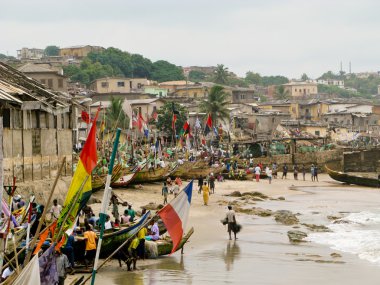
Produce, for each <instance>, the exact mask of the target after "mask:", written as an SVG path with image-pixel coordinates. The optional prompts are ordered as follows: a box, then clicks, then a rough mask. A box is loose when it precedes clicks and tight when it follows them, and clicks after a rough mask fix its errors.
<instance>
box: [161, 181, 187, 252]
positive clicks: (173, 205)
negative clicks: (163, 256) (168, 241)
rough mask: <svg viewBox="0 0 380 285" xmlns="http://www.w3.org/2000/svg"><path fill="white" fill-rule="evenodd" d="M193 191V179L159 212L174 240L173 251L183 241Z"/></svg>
mask: <svg viewBox="0 0 380 285" xmlns="http://www.w3.org/2000/svg"><path fill="white" fill-rule="evenodd" d="M192 192H193V181H191V182H190V183H189V184H187V186H186V187H185V188H184V189H183V190H182V191H181V192H179V194H178V196H177V197H176V198H175V199H173V200H172V201H171V202H170V203H169V204H167V205H166V206H165V207H163V208H162V209H161V210H160V211H159V212H158V213H157V214H158V215H159V216H160V217H161V219H162V221H163V222H164V224H165V226H166V229H167V230H168V232H169V235H170V237H171V238H172V241H173V249H172V252H171V253H173V252H175V251H176V249H177V247H178V245H179V244H180V242H181V239H182V236H183V233H184V231H185V227H186V224H187V219H188V217H189V210H190V204H191V195H192Z"/></svg>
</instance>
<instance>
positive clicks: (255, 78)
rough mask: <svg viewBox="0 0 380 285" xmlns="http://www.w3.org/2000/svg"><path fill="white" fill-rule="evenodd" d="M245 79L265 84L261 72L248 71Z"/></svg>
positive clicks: (249, 81) (251, 82)
mask: <svg viewBox="0 0 380 285" xmlns="http://www.w3.org/2000/svg"><path fill="white" fill-rule="evenodd" d="M245 81H246V82H247V83H249V84H255V85H263V79H262V78H261V75H260V73H255V72H252V71H248V72H247V73H246V74H245Z"/></svg>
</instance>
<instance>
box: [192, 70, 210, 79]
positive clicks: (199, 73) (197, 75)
mask: <svg viewBox="0 0 380 285" xmlns="http://www.w3.org/2000/svg"><path fill="white" fill-rule="evenodd" d="M206 76H207V74H206V73H204V72H202V71H199V70H191V71H190V72H189V80H190V81H193V82H200V81H204V80H205V78H206Z"/></svg>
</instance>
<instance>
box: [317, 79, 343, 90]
mask: <svg viewBox="0 0 380 285" xmlns="http://www.w3.org/2000/svg"><path fill="white" fill-rule="evenodd" d="M311 82H315V83H318V84H322V85H330V86H337V87H339V88H342V89H344V80H337V79H318V80H316V81H311Z"/></svg>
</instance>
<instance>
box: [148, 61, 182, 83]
mask: <svg viewBox="0 0 380 285" xmlns="http://www.w3.org/2000/svg"><path fill="white" fill-rule="evenodd" d="M151 79H153V80H156V81H158V82H163V81H172V80H184V79H185V76H184V74H183V70H182V68H181V67H179V66H176V65H174V64H172V63H170V62H167V61H165V60H159V61H156V62H154V63H153V66H152V76H151Z"/></svg>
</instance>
